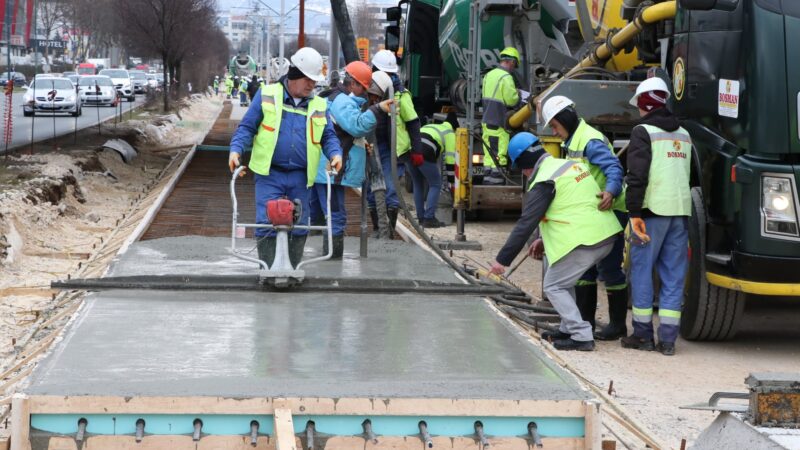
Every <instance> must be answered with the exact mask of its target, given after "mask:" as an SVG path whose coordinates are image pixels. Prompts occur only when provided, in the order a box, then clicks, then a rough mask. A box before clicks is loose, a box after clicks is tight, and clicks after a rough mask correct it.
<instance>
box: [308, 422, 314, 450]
mask: <svg viewBox="0 0 800 450" xmlns="http://www.w3.org/2000/svg"><path fill="white" fill-rule="evenodd" d="M314 426H315V423H314V421H313V420H309V421H308V422H306V449H308V450H314V429H315V428H314Z"/></svg>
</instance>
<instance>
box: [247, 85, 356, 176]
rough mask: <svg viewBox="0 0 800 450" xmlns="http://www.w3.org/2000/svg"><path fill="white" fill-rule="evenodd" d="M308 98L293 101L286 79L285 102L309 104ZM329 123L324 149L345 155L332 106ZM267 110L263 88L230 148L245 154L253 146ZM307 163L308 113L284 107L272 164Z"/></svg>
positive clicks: (300, 165)
mask: <svg viewBox="0 0 800 450" xmlns="http://www.w3.org/2000/svg"><path fill="white" fill-rule="evenodd" d="M308 101H309V99H308V98H304V99H302V100H301V101H300V104H299V105H294V101H293V100H292V98H291V97H290V96H289V93H288V89H287V88H286V83H285V82H284V85H283V102H284V104H288V105H292V106H295V107H304V106H308ZM326 114H327V116H328V124H327V125H325V131H323V132H322V152H323V154H324V155H325V156H326V157H328V158H333V157H334V156H337V155H338V156H342V146H341V145H340V143H339V138H338V137H336V131H334V129H333V122H331V115H330V110H329V111H327V113H326ZM263 119H264V113H263V111H262V110H261V89H259V90H258V92H257V93H256V95H255V97H253V102H252V103H251V104H250V107H249V108H248V109H247V112H246V113H245V115H244V117H243V118H242V121H241V122H239V127H238V128H236V132H235V133H234V134H233V138H232V139H231V152H235V153H239V154H242V153H243V152H244V150H245V149H249V148H251V147H252V146H253V138H254V137H255V136H256V133H258V128H259V126H260V125H261V121H262V120H263ZM307 165H308V161H307V149H306V116H303V115H300V114H295V113H292V112H289V111H287V110H284V111H283V114H282V117H281V127H280V130H279V131H278V142H277V144H276V145H275V153H274V154H273V155H272V167H277V168H279V169H282V170H306V166H307Z"/></svg>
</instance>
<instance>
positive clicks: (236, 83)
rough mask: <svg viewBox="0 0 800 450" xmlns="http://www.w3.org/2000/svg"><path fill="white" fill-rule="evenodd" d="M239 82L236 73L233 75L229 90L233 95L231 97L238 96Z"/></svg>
mask: <svg viewBox="0 0 800 450" xmlns="http://www.w3.org/2000/svg"><path fill="white" fill-rule="evenodd" d="M239 84H240V81H239V76H238V75H236V76H235V77H233V91H231V95H232V96H233V98H236V97H238V96H239Z"/></svg>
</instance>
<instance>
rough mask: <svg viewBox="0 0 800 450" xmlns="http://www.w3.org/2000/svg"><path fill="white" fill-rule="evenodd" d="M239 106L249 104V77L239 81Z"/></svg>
mask: <svg viewBox="0 0 800 450" xmlns="http://www.w3.org/2000/svg"><path fill="white" fill-rule="evenodd" d="M239 106H247V78H245V77H242V79H241V81H239Z"/></svg>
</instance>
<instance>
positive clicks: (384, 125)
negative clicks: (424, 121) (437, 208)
mask: <svg viewBox="0 0 800 450" xmlns="http://www.w3.org/2000/svg"><path fill="white" fill-rule="evenodd" d="M372 70H373V72H377V71H382V72H385V73H386V74H388V75H389V78H390V79H391V80H392V85H393V87H394V101H395V104H396V105H397V122H396V134H397V137H396V142H397V163H398V167H397V175H398V177H400V176H402V174H403V170H402V168H404V167H405V163H406V161H409V160H410V159H411V158H412V157H413V158H415V160H416V161H417V162H421V159H420V158H422V150H421V147H420V146H421V145H422V144H421V140H420V133H419V130H420V127H421V122H420V120H419V117H418V116H417V112H416V110H415V109H414V102H413V100H412V99H411V92H409V91H408V90H406V88H405V87H404V86H403V84H402V82H401V81H400V78H399V77H398V76H397V71H398V67H397V58H395V56H394V53H392V52H390V51H389V50H381V51H379V52H378V53H376V54H375V56H374V57H373V58H372ZM389 123H390V118H389V116H388V115H387V114H379V116H378V126H377V128H376V131H375V134H376V139H377V143H378V154H379V156H380V160H381V168H382V170H383V177H384V178H385V181H386V209H387V213H388V215H389V225H390V227H391V229H392V230H394V227H395V225H396V224H397V211H398V208H399V207H400V201H399V200H398V198H397V190H396V188H397V187H396V186H395V185H394V180H393V179H392V156H391V153H390V149H389V145H390V142H391V141H390V137H391V135H390V130H389ZM414 154H417V155H419V156H412V155H414ZM367 202H368V205H369V212H370V217H371V218H372V226H373V228H374V229H375V230H377V229H378V211H377V209H376V208H375V197H374V196H373V195H372V192H369V193H368V196H367Z"/></svg>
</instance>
